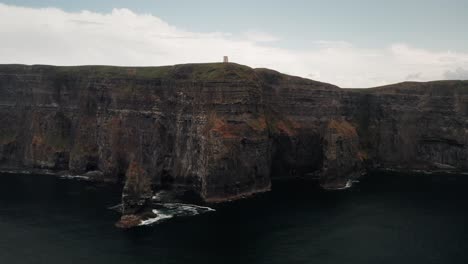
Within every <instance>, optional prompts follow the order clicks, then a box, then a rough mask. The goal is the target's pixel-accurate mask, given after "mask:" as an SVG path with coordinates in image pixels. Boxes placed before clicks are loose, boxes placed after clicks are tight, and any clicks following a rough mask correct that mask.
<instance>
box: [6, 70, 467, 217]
mask: <svg viewBox="0 0 468 264" xmlns="http://www.w3.org/2000/svg"><path fill="white" fill-rule="evenodd" d="M0 122H1V124H2V126H1V127H0V168H3V169H22V170H24V169H47V170H50V171H53V172H56V173H72V174H86V175H87V176H89V177H91V178H92V179H94V180H112V181H121V182H124V183H125V187H124V192H123V196H122V200H123V204H124V213H125V214H132V213H135V212H137V211H138V210H139V209H140V208H141V207H143V206H144V204H145V203H146V202H147V201H148V200H149V198H150V197H151V196H152V194H153V191H154V190H156V189H160V188H183V189H187V190H191V191H193V192H195V193H197V194H199V195H200V197H201V198H203V199H204V200H205V201H208V202H217V201H226V200H230V199H236V198H240V197H243V196H246V195H250V194H253V193H257V192H262V191H267V190H269V189H270V185H271V179H280V178H282V179H284V178H285V179H288V178H294V177H310V178H316V179H319V180H320V182H321V184H322V186H323V187H324V188H332V189H333V188H341V187H344V186H345V185H346V184H347V183H348V181H349V180H352V179H354V178H356V177H359V175H361V174H362V173H363V172H364V171H365V169H366V168H396V169H405V170H413V169H424V170H436V169H444V170H459V171H468V82H462V81H446V82H432V83H403V84H397V85H393V86H388V87H380V88H373V89H340V88H338V87H336V86H333V85H329V84H325V83H319V82H315V81H311V80H306V79H302V78H298V77H292V76H287V75H283V74H280V73H277V72H274V71H271V70H266V69H256V70H253V69H250V68H248V67H245V66H241V65H237V64H198V65H178V66H171V67H152V68H151V67H149V68H130V67H127V68H126V67H107V66H83V67H52V66H24V65H0Z"/></svg>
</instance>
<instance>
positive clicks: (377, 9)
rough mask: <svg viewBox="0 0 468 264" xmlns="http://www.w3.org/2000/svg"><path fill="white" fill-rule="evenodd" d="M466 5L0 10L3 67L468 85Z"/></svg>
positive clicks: (26, 0)
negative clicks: (173, 68)
mask: <svg viewBox="0 0 468 264" xmlns="http://www.w3.org/2000/svg"><path fill="white" fill-rule="evenodd" d="M467 25H468V1H466V0H445V1H442V0H425V1H419V0H413V1H411V0H406V1H402V0H393V1H379V0H354V1H337V0H327V1H325V0H323V1H318V0H308V1H305V0H304V1H300V0H289V1H275V0H269V1H263V0H257V1H252V0H249V1H243V0H237V1H223V0H198V1H193V0H186V1H183V0H171V1H165V0H138V1H124V0H100V1H97V0H94V1H92V0H81V1H69V0H48V1H47V0H46V1H37V0H16V1H13V0H11V1H8V0H0V63H25V64H54V65H83V64H106V65H129V66H153V65H154V66H159V65H171V64H180V63H189V62H214V61H221V60H222V56H223V55H228V56H229V57H230V59H231V61H234V62H237V63H241V64H246V65H248V66H251V67H267V68H272V69H275V70H278V71H281V72H285V73H288V74H293V75H299V76H303V77H307V78H311V79H315V80H319V81H323V82H329V83H333V84H336V85H339V86H341V87H371V86H378V85H383V84H389V83H395V82H401V81H407V80H414V81H429V80H439V79H468V33H467V32H468V29H467Z"/></svg>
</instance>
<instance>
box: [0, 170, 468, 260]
mask: <svg viewBox="0 0 468 264" xmlns="http://www.w3.org/2000/svg"><path fill="white" fill-rule="evenodd" d="M0 180H1V182H0V263H5V264H16V263H18V264H28V263H31V264H41V263H47V264H56V263H57V264H58V263H60V264H64V263H67V264H68V263H83V264H84V263H86V264H94V263H96V264H106V263H112V264H120V263H157V264H165V263H177V264H179V263H180V264H182V263H184V264H186V263H191V264H197V263H200V264H201V263H204V264H205V263H219V264H224V263H242V264H248V263H281V264H283V263H339V264H350V263H375V264H380V263H398V264H404V263H411V264H415V263H425V264H427V263H447V264H454V263H468V190H467V189H468V175H459V176H455V175H412V174H397V173H374V174H373V175H370V176H368V177H366V178H363V179H362V180H361V182H360V183H357V184H354V186H353V187H352V188H350V189H348V190H345V191H339V192H330V191H320V190H318V189H317V188H314V187H313V186H311V185H310V184H309V183H307V182H295V183H285V182H276V183H274V185H273V188H274V191H273V192H270V193H267V194H263V195H259V196H257V197H255V198H252V199H247V200H242V201H237V202H232V203H227V204H222V205H217V206H212V207H210V208H206V207H197V206H192V205H189V204H182V205H181V204H175V205H174V204H172V205H171V204H169V205H168V204H162V205H160V207H159V208H155V210H158V212H159V213H160V215H164V216H165V217H162V218H159V219H155V220H154V221H153V222H152V223H149V222H148V223H147V224H148V225H146V226H142V227H139V228H135V229H131V230H121V229H118V228H115V227H114V223H115V222H116V221H117V220H118V218H119V215H118V213H117V212H115V211H114V210H110V209H108V208H109V207H112V206H114V205H116V204H118V203H119V199H120V187H119V186H109V185H97V186H96V184H93V183H90V182H86V181H79V180H69V179H60V178H56V177H53V176H39V175H11V174H8V175H7V174H0ZM163 218H164V219H163Z"/></svg>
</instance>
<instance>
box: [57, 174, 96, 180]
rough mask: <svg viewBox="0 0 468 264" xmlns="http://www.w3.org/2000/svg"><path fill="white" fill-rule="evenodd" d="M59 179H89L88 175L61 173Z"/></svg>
mask: <svg viewBox="0 0 468 264" xmlns="http://www.w3.org/2000/svg"><path fill="white" fill-rule="evenodd" d="M60 178H61V179H67V180H72V179H74V180H89V177H88V176H83V175H62V176H60Z"/></svg>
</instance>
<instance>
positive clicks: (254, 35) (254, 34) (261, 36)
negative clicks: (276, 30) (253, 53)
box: [243, 30, 279, 42]
mask: <svg viewBox="0 0 468 264" xmlns="http://www.w3.org/2000/svg"><path fill="white" fill-rule="evenodd" d="M243 37H245V38H246V39H247V40H250V41H253V42H275V41H278V40H279V38H278V37H276V36H273V35H271V34H269V33H266V32H262V31H257V30H248V31H246V32H245V33H244V34H243Z"/></svg>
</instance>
